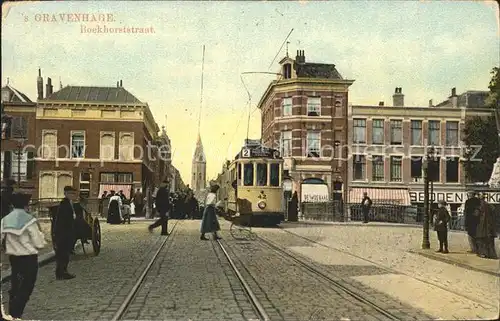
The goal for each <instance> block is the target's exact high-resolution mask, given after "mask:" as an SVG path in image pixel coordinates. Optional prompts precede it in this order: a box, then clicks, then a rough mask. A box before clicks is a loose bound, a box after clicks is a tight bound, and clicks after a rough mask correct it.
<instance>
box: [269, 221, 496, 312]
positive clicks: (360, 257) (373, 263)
mask: <svg viewBox="0 0 500 321" xmlns="http://www.w3.org/2000/svg"><path fill="white" fill-rule="evenodd" d="M278 228H279V229H280V230H282V231H283V232H285V233H287V234H289V235H291V236H293V237H297V238H299V239H302V240H305V241H307V242H310V243H313V244H315V245H317V246H320V247H322V248H325V249H329V250H334V251H336V252H339V253H343V254H346V255H349V256H352V257H353V258H356V259H359V260H362V261H365V262H367V263H370V264H372V265H374V266H376V267H377V268H379V269H381V270H384V271H386V272H388V273H393V274H402V275H405V276H407V277H409V278H411V279H414V280H416V281H419V282H423V283H425V284H428V285H431V286H434V287H437V288H439V289H441V290H443V291H446V292H449V293H452V294H454V295H457V296H460V297H462V298H464V299H467V300H470V301H473V302H475V303H478V304H481V305H486V306H489V307H492V308H497V306H495V305H493V304H491V303H490V302H488V301H486V300H482V299H479V298H477V297H473V296H470V295H467V294H465V293H462V292H458V291H455V290H452V289H450V288H449V287H445V286H443V285H440V284H436V283H435V282H430V281H428V280H425V279H423V278H420V277H416V276H414V275H410V274H408V273H404V272H401V271H398V270H395V269H391V268H388V267H386V266H384V265H381V264H380V263H377V262H375V261H372V260H369V259H367V258H364V257H362V256H359V255H356V254H353V253H351V252H349V251H346V250H342V249H338V248H334V247H331V246H328V245H325V244H323V243H320V242H318V241H315V240H312V239H310V238H308V237H305V236H302V235H298V234H295V233H292V232H290V231H288V230H286V229H284V228H283V227H282V226H278Z"/></svg>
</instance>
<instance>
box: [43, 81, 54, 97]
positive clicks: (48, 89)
mask: <svg viewBox="0 0 500 321" xmlns="http://www.w3.org/2000/svg"><path fill="white" fill-rule="evenodd" d="M53 88H54V87H53V86H52V79H50V77H48V78H47V85H46V86H45V98H49V97H50V95H52V90H53Z"/></svg>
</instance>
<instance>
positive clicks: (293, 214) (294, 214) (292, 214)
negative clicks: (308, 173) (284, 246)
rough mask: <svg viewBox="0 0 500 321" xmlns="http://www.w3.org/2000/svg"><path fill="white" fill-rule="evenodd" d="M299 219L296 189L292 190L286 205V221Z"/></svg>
mask: <svg viewBox="0 0 500 321" xmlns="http://www.w3.org/2000/svg"><path fill="white" fill-rule="evenodd" d="M298 220H299V196H298V195H297V191H295V192H293V195H292V199H291V200H290V202H289V205H288V221H290V222H297V221H298Z"/></svg>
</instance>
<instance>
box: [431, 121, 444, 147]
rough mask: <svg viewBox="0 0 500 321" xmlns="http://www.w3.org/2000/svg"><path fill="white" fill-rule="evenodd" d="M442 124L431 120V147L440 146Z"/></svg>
mask: <svg viewBox="0 0 500 321" xmlns="http://www.w3.org/2000/svg"><path fill="white" fill-rule="evenodd" d="M440 124H441V123H440V122H439V120H429V143H428V144H429V145H434V146H438V145H440V139H439V136H440V135H439V134H440V130H439V129H440Z"/></svg>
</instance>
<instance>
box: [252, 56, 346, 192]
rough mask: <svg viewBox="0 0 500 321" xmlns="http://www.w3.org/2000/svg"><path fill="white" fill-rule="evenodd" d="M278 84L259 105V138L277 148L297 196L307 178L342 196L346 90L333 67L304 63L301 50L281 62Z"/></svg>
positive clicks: (269, 145)
mask: <svg viewBox="0 0 500 321" xmlns="http://www.w3.org/2000/svg"><path fill="white" fill-rule="evenodd" d="M278 74H279V76H278V78H277V80H274V81H272V82H271V83H270V84H269V86H268V87H267V90H266V91H265V93H264V95H263V96H262V98H261V99H260V101H259V104H258V108H259V109H260V110H261V116H262V119H261V125H262V128H261V139H262V143H263V144H264V145H265V146H266V147H270V148H276V149H279V150H280V153H281V155H282V157H283V158H284V170H285V176H287V177H288V178H290V179H291V180H292V185H293V191H297V193H298V195H299V198H300V195H301V185H302V184H303V183H305V182H307V181H308V180H309V181H310V180H314V181H315V182H320V183H325V184H327V185H328V189H329V193H330V195H331V192H332V191H336V193H334V196H336V197H339V198H343V195H344V193H343V191H344V190H346V184H347V166H346V165H347V164H346V163H345V161H343V160H342V159H345V158H346V157H347V154H346V153H347V151H346V150H343V149H342V148H340V146H344V145H346V143H347V105H348V96H349V95H348V93H349V87H350V86H351V85H352V83H353V82H354V80H346V79H344V78H343V77H342V76H341V75H340V73H339V72H338V71H337V69H336V68H335V65H333V64H321V63H310V62H306V58H305V55H304V51H302V50H299V51H297V56H296V57H295V59H292V58H290V57H288V55H287V56H286V57H285V58H283V59H282V60H281V61H280V71H279V73H278Z"/></svg>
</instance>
